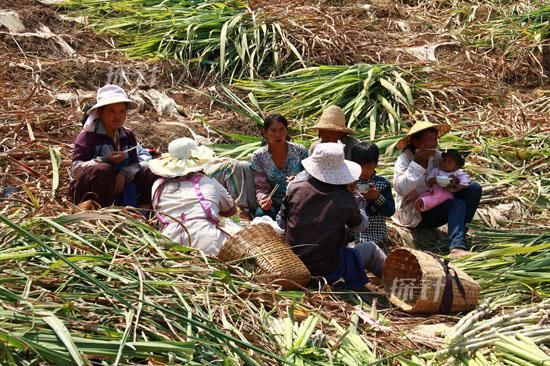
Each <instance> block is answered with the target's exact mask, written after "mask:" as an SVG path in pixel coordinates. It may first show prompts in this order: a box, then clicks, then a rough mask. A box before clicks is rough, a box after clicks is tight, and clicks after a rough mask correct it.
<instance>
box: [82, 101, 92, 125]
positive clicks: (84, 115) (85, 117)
mask: <svg viewBox="0 0 550 366" xmlns="http://www.w3.org/2000/svg"><path fill="white" fill-rule="evenodd" d="M93 106H94V105H93V104H90V103H86V104H84V106H83V107H82V112H84V114H83V115H82V120H81V121H80V122H81V123H82V126H84V124H85V123H86V120H87V119H88V111H89V110H90V109H91V108H92V107H93Z"/></svg>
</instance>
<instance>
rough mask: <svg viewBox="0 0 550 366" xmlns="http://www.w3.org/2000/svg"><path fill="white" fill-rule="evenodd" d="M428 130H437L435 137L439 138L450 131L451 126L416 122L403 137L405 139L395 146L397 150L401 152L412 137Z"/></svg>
mask: <svg viewBox="0 0 550 366" xmlns="http://www.w3.org/2000/svg"><path fill="white" fill-rule="evenodd" d="M430 128H435V129H436V130H437V137H441V136H443V135H444V134H446V133H447V132H449V131H450V130H451V126H449V125H447V124H438V123H432V122H428V121H419V122H416V123H415V124H414V125H413V126H412V127H411V129H410V130H409V132H407V135H405V137H403V138H402V139H401V140H399V141H398V142H397V144H396V145H395V146H396V147H397V148H398V149H400V150H403V149H404V148H406V147H407V146H408V145H409V142H410V139H411V136H412V135H414V134H416V133H418V132H421V131H424V130H427V129H430Z"/></svg>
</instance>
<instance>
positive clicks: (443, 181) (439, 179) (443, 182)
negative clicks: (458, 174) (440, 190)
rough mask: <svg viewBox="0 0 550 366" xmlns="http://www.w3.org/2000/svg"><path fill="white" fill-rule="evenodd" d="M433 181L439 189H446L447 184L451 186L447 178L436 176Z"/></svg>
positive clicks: (449, 179)
mask: <svg viewBox="0 0 550 366" xmlns="http://www.w3.org/2000/svg"><path fill="white" fill-rule="evenodd" d="M435 180H436V182H437V184H439V185H440V186H441V187H447V186H448V185H449V184H451V178H449V177H444V176H437V177H435Z"/></svg>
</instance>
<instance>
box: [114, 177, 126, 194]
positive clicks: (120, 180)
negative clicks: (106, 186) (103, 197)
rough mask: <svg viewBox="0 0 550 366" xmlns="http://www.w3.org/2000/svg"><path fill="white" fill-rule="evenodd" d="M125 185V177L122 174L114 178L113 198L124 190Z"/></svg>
mask: <svg viewBox="0 0 550 366" xmlns="http://www.w3.org/2000/svg"><path fill="white" fill-rule="evenodd" d="M125 184H126V177H125V176H124V174H122V173H118V174H117V175H116V177H115V196H118V195H119V194H121V193H122V191H123V190H124V185H125Z"/></svg>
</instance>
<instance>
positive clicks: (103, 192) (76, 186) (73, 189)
mask: <svg viewBox="0 0 550 366" xmlns="http://www.w3.org/2000/svg"><path fill="white" fill-rule="evenodd" d="M116 174H117V173H116V172H115V171H114V170H113V168H112V167H111V165H109V164H107V163H99V164H97V165H94V166H92V167H90V168H88V169H86V170H85V171H84V173H82V175H81V176H80V177H79V179H75V180H73V181H72V182H71V184H70V186H69V194H70V195H71V198H72V200H73V202H74V203H76V204H78V203H80V202H82V201H86V200H94V201H96V202H97V203H99V204H100V205H101V207H107V206H110V205H112V204H113V202H114V201H115V198H116V197H115V192H114V189H115V178H116ZM157 178H158V177H157V176H156V175H154V174H153V173H152V172H151V171H150V170H149V169H147V170H141V171H139V173H137V174H136V176H135V177H134V184H135V185H136V191H137V195H138V202H139V204H141V205H148V204H150V203H151V189H152V188H153V183H155V180H157Z"/></svg>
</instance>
